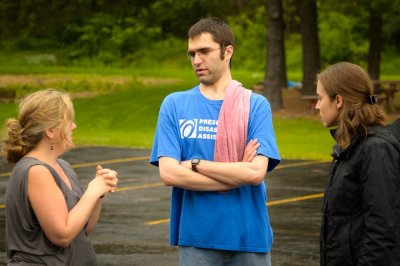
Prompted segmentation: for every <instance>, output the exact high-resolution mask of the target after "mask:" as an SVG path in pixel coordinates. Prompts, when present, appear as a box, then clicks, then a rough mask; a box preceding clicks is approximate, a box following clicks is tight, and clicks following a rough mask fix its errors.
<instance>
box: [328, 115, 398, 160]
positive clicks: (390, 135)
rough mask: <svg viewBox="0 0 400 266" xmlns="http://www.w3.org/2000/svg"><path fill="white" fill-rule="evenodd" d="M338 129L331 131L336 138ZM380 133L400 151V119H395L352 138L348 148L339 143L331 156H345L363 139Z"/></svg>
mask: <svg viewBox="0 0 400 266" xmlns="http://www.w3.org/2000/svg"><path fill="white" fill-rule="evenodd" d="M336 131H337V129H336V128H335V129H331V130H330V133H331V135H332V137H333V138H334V139H335V134H336ZM374 135H379V136H380V137H381V138H383V139H385V140H386V141H388V142H389V143H391V144H392V145H393V146H394V147H395V148H396V149H397V150H399V152H400V119H398V120H397V121H395V122H394V123H392V124H391V125H389V126H386V127H382V126H376V127H372V128H368V129H367V134H366V135H357V136H356V137H355V138H354V139H352V140H351V143H350V145H349V146H348V147H347V148H346V149H342V148H341V147H340V146H339V145H338V144H337V143H336V144H335V145H334V146H333V147H332V153H331V156H332V157H333V158H335V159H339V158H343V157H344V156H346V155H347V154H348V153H349V151H350V150H351V149H352V148H353V147H355V146H356V145H357V144H358V143H359V142H360V141H361V140H363V139H366V138H367V137H369V136H374Z"/></svg>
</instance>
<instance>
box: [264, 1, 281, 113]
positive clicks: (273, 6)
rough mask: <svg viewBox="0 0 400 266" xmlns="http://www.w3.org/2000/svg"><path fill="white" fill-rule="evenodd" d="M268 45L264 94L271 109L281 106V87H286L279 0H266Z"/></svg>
mask: <svg viewBox="0 0 400 266" xmlns="http://www.w3.org/2000/svg"><path fill="white" fill-rule="evenodd" d="M267 12H268V35H267V36H268V37H267V38H268V40H267V41H268V46H267V64H266V68H265V79H264V95H265V96H266V97H267V99H268V100H269V102H270V104H271V108H272V109H273V110H277V109H281V108H283V100H282V88H286V87H287V78H286V62H285V41H284V34H283V33H284V23H283V8H282V1H281V0H268V1H267Z"/></svg>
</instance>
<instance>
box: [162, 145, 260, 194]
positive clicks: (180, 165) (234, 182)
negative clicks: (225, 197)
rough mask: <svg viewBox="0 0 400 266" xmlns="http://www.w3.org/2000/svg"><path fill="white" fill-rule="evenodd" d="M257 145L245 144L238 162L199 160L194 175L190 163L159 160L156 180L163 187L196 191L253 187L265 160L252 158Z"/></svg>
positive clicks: (257, 180)
mask: <svg viewBox="0 0 400 266" xmlns="http://www.w3.org/2000/svg"><path fill="white" fill-rule="evenodd" d="M259 146H260V144H259V143H258V142H257V140H252V141H250V142H249V144H247V146H246V149H245V152H244V157H243V161H242V162H213V161H206V160H201V162H200V164H199V165H198V166H197V170H198V172H193V171H192V170H191V163H190V161H183V162H179V161H177V160H175V159H173V158H170V157H160V158H159V170H160V176H161V179H162V180H163V182H164V184H165V185H166V186H174V187H179V188H183V189H188V190H196V191H221V190H227V189H232V188H237V187H240V186H243V185H257V184H260V183H261V182H262V180H263V179H264V176H265V173H266V171H267V167H268V157H266V156H263V155H256V152H257V148H258V147H259Z"/></svg>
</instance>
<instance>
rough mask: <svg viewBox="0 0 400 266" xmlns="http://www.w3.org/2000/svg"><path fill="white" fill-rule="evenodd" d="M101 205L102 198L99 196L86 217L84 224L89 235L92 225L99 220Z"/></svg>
mask: <svg viewBox="0 0 400 266" xmlns="http://www.w3.org/2000/svg"><path fill="white" fill-rule="evenodd" d="M102 206H103V198H99V199H98V200H97V202H96V205H95V206H94V208H93V211H92V213H91V215H90V217H89V219H88V222H87V226H86V234H87V235H90V234H91V233H92V232H93V229H94V227H95V226H96V225H97V222H98V221H99V217H100V212H101V207H102Z"/></svg>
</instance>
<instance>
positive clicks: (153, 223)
mask: <svg viewBox="0 0 400 266" xmlns="http://www.w3.org/2000/svg"><path fill="white" fill-rule="evenodd" d="M163 223H169V218H168V219H161V220H155V221H149V222H147V223H146V224H147V225H157V224H163Z"/></svg>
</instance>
